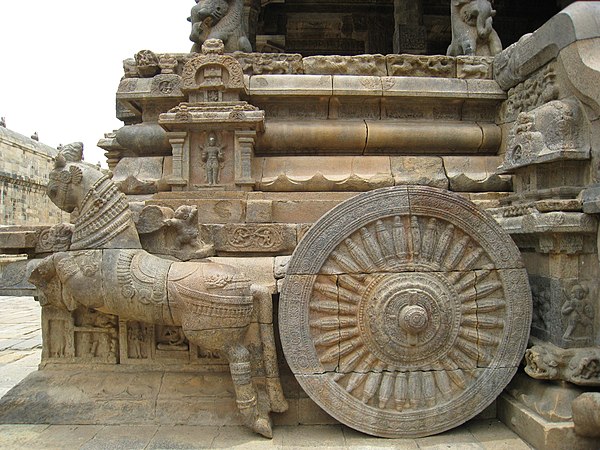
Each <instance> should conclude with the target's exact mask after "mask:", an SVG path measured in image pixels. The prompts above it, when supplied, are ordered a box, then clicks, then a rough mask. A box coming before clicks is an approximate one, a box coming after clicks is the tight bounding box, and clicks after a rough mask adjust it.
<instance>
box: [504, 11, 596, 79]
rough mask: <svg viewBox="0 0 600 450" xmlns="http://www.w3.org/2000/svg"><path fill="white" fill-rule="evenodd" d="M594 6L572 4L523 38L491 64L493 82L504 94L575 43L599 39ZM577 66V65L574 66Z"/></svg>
mask: <svg viewBox="0 0 600 450" xmlns="http://www.w3.org/2000/svg"><path fill="white" fill-rule="evenodd" d="M599 11H600V5H598V4H597V2H575V3H573V4H571V5H569V6H567V7H566V8H565V9H564V10H563V11H561V12H560V13H558V14H557V15H555V16H554V17H553V18H551V19H550V20H549V21H548V22H546V23H545V24H544V25H543V26H541V27H540V28H539V29H537V30H536V31H535V32H534V33H532V34H529V35H525V36H523V37H522V38H521V39H520V40H519V42H517V43H515V44H513V45H511V46H510V47H508V48H507V49H506V50H504V51H503V52H502V53H500V54H499V55H497V56H496V58H495V60H494V79H495V80H496V81H498V84H500V86H501V87H502V88H503V89H506V90H508V89H509V88H511V87H513V86H515V85H516V84H518V83H520V82H522V81H524V80H525V79H526V78H527V77H528V76H529V75H531V74H532V73H533V72H535V71H536V70H538V69H539V68H541V67H543V66H544V65H545V64H547V63H548V62H549V61H551V60H552V59H554V58H555V57H556V56H557V55H558V54H559V53H560V52H561V51H562V50H563V49H564V48H565V47H568V46H569V45H570V44H572V43H573V42H575V41H578V40H581V41H584V40H590V41H593V39H595V38H598V37H600V27H598V23H597V20H596V17H598V14H599ZM578 65H579V64H578Z"/></svg>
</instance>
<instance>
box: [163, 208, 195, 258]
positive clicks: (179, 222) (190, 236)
mask: <svg viewBox="0 0 600 450" xmlns="http://www.w3.org/2000/svg"><path fill="white" fill-rule="evenodd" d="M197 218H198V208H196V207H195V206H188V205H182V206H180V207H179V208H177V211H175V215H174V216H173V218H172V219H166V220H165V221H164V224H165V225H167V226H168V227H173V229H174V230H175V233H177V237H176V238H175V239H176V243H177V246H178V247H179V248H182V247H184V246H185V245H193V244H194V241H195V240H196V238H197V237H198V222H197Z"/></svg>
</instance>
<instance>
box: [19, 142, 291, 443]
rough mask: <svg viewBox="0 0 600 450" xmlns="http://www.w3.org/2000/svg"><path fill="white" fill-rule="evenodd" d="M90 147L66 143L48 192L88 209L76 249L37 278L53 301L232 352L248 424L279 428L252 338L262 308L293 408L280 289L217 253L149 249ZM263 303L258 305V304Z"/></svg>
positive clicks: (265, 343) (50, 260) (275, 375)
mask: <svg viewBox="0 0 600 450" xmlns="http://www.w3.org/2000/svg"><path fill="white" fill-rule="evenodd" d="M82 151H83V146H82V145H81V144H79V143H76V144H70V145H68V146H65V147H63V149H62V150H61V152H60V153H59V155H58V156H57V158H56V160H55V168H54V170H53V171H52V172H51V173H50V181H49V183H48V196H49V197H50V199H51V200H52V202H53V203H54V204H56V205H57V206H58V207H59V208H61V209H62V210H64V211H67V212H69V213H70V212H72V211H74V209H75V208H77V209H78V210H79V216H78V218H77V220H76V222H75V227H74V230H73V237H72V240H71V247H70V251H67V252H58V253H54V254H52V255H51V256H48V257H47V258H45V259H44V260H42V261H41V263H40V264H39V265H38V266H37V267H36V269H35V270H34V271H33V273H32V275H31V278H30V281H31V282H32V283H33V284H35V285H36V286H37V287H38V288H39V289H40V290H41V291H42V292H43V294H44V297H45V299H44V301H45V302H46V304H52V305H54V306H59V307H62V308H66V309H67V310H69V311H73V310H75V309H76V308H77V307H78V306H80V305H83V306H85V307H87V308H92V309H96V310H98V311H102V312H106V313H110V314H115V315H118V316H120V317H122V318H125V319H130V320H138V321H142V322H146V323H155V324H164V325H173V326H181V327H182V330H183V333H184V334H185V336H186V337H187V338H188V340H189V341H190V342H192V343H193V344H195V345H198V346H199V347H201V348H204V349H206V350H209V351H217V352H219V353H220V354H221V355H223V356H224V357H226V358H227V360H228V362H229V367H230V370H231V376H232V379H233V384H234V387H235V395H236V400H237V406H238V409H239V411H240V413H241V414H242V418H243V421H244V424H245V425H246V426H247V427H249V428H251V429H252V430H254V431H255V432H257V433H260V434H262V435H263V436H266V437H271V436H272V431H271V421H270V418H269V415H268V411H267V412H266V413H265V412H264V411H262V409H264V408H262V409H261V411H259V408H258V402H257V392H256V389H255V387H254V385H253V383H252V378H251V375H252V374H251V363H250V353H249V351H248V349H247V348H246V346H244V344H243V342H244V338H245V336H246V333H247V330H248V327H249V325H250V322H251V320H252V318H253V317H255V316H253V314H256V316H257V317H258V320H259V324H260V335H261V341H262V348H263V354H262V359H263V365H264V369H265V372H266V379H267V382H266V389H267V394H268V398H269V402H270V408H269V409H270V411H275V412H283V411H285V410H287V402H286V400H285V398H284V396H283V392H282V389H281V384H280V381H279V372H278V368H277V360H276V354H275V344H274V337H273V326H272V322H271V318H272V305H271V296H270V294H269V292H267V290H266V289H264V288H261V287H260V286H256V285H252V284H251V283H250V281H249V280H248V278H246V277H245V276H244V275H243V274H242V273H241V272H240V271H238V270H236V269H235V268H233V267H230V266H226V265H222V264H216V263H212V262H173V261H169V260H165V259H162V258H158V257H156V256H153V255H151V254H149V253H147V252H146V251H144V250H142V248H141V245H140V241H139V237H138V234H137V230H136V228H135V224H134V223H133V220H132V218H131V213H130V211H129V205H128V203H127V201H126V198H125V196H124V195H123V194H122V193H120V192H119V191H118V189H117V187H116V186H115V185H114V183H113V182H112V181H111V180H110V179H109V177H107V176H105V175H103V174H102V173H101V172H100V171H99V170H97V169H95V168H93V167H90V166H88V165H84V164H82V162H81V161H82ZM255 309H256V311H255Z"/></svg>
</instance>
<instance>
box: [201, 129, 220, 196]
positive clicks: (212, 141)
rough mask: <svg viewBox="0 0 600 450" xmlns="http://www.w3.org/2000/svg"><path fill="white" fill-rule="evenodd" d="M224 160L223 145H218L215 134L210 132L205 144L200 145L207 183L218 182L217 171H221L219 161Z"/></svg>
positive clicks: (214, 183)
mask: <svg viewBox="0 0 600 450" xmlns="http://www.w3.org/2000/svg"><path fill="white" fill-rule="evenodd" d="M224 160H225V156H224V155H223V147H221V146H220V145H218V143H217V136H216V135H215V134H214V133H210V134H209V135H208V139H207V140H206V145H205V146H204V147H202V162H204V163H205V164H206V183H207V184H209V185H211V186H212V185H216V184H219V172H220V171H221V163H222V162H223V161H224Z"/></svg>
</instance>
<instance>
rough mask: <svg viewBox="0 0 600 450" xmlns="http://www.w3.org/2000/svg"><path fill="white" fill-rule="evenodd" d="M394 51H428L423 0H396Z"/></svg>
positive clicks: (415, 52)
mask: <svg viewBox="0 0 600 450" xmlns="http://www.w3.org/2000/svg"><path fill="white" fill-rule="evenodd" d="M394 53H411V54H424V53H427V32H426V30H425V27H424V26H423V1H422V0H394Z"/></svg>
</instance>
